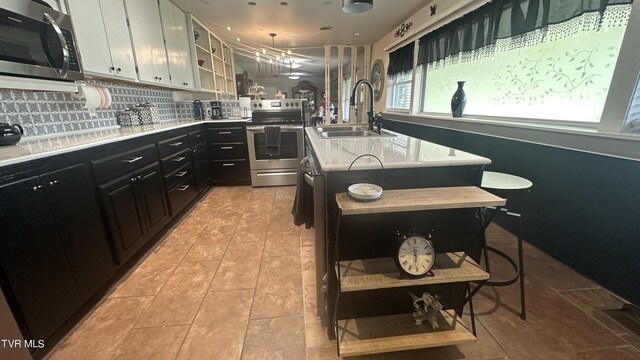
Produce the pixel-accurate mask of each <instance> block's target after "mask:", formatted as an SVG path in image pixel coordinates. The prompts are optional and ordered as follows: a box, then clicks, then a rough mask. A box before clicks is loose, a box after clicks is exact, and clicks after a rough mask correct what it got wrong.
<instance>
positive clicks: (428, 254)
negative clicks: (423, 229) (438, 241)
mask: <svg viewBox="0 0 640 360" xmlns="http://www.w3.org/2000/svg"><path fill="white" fill-rule="evenodd" d="M397 257H398V258H397V263H398V265H399V266H400V269H401V270H402V271H404V272H405V273H406V274H407V275H410V276H423V275H426V274H427V273H428V272H429V271H430V270H431V268H432V267H433V264H434V262H435V259H436V252H435V249H434V248H433V243H432V242H431V241H430V240H429V239H427V238H425V237H423V236H419V235H412V236H409V237H407V238H406V239H404V241H402V242H401V243H400V247H399V248H398V253H397Z"/></svg>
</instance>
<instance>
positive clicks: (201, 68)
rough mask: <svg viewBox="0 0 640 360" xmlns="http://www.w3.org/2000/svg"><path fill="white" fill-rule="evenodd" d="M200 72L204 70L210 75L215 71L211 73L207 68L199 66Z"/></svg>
mask: <svg viewBox="0 0 640 360" xmlns="http://www.w3.org/2000/svg"><path fill="white" fill-rule="evenodd" d="M198 70H203V71H206V72H209V73H212V72H213V71H211V70H209V69H207V68H203V67H202V66H198Z"/></svg>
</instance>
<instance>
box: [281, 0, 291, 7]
mask: <svg viewBox="0 0 640 360" xmlns="http://www.w3.org/2000/svg"><path fill="white" fill-rule="evenodd" d="M280 5H282V6H287V5H289V3H288V2H286V1H280Z"/></svg>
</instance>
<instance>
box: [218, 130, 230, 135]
mask: <svg viewBox="0 0 640 360" xmlns="http://www.w3.org/2000/svg"><path fill="white" fill-rule="evenodd" d="M229 134H231V131H218V135H229Z"/></svg>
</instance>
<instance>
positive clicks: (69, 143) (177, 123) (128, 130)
mask: <svg viewBox="0 0 640 360" xmlns="http://www.w3.org/2000/svg"><path fill="white" fill-rule="evenodd" d="M248 120H249V119H242V120H230V119H220V120H173V121H163V122H160V123H157V124H151V125H141V126H122V127H120V126H116V127H110V128H98V129H91V130H83V131H74V132H67V133H58V134H51V135H46V136H32V137H25V138H22V139H21V140H20V142H19V143H18V144H16V145H9V146H1V147H0V167H2V166H7V165H14V164H18V163H21V162H25V161H30V160H35V159H40V158H43V157H47V156H52V155H58V154H64V153H68V152H71V151H76V150H82V149H87V148H90V147H93V146H98V145H104V144H109V143H112V142H116V141H122V140H127V139H132V138H136V137H138V136H143V135H149V134H154V133H158V132H162V131H167V130H172V129H179V128H181V127H187V126H191V125H195V124H220V123H242V122H247V121H248Z"/></svg>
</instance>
